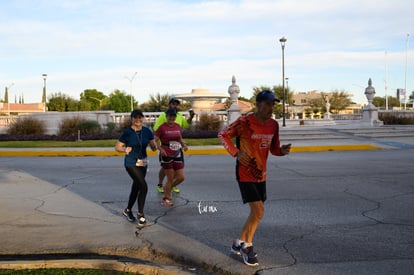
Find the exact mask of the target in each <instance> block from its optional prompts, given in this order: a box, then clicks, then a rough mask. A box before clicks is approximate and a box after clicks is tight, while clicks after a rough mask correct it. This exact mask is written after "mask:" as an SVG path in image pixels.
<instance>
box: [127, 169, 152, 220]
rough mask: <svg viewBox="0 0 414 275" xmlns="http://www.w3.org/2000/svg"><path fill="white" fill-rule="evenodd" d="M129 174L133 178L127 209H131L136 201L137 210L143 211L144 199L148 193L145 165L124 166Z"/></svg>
mask: <svg viewBox="0 0 414 275" xmlns="http://www.w3.org/2000/svg"><path fill="white" fill-rule="evenodd" d="M126 170H127V172H128V174H129V176H130V177H131V178H132V179H133V183H132V187H131V193H130V194H129V200H128V209H130V210H131V209H132V207H133V206H134V203H135V201H137V202H138V212H139V213H142V214H143V213H144V205H145V199H146V197H147V193H148V186H147V182H146V181H145V175H146V174H147V167H146V166H129V167H126Z"/></svg>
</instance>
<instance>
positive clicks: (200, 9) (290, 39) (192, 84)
mask: <svg viewBox="0 0 414 275" xmlns="http://www.w3.org/2000/svg"><path fill="white" fill-rule="evenodd" d="M413 10H414V1H407V0H393V1H390V0H358V1H355V0H336V1H331V0H245V1H243V0H240V1H236V0H228V1H225V0H217V1H201V0H200V1H197V0H194V1H193V0H148V1H146V0H142V1H140V0H123V1H119V0H83V1H80V0H59V1H55V0H10V1H6V0H0V11H1V13H0V87H1V86H2V87H9V100H10V101H11V102H12V101H13V100H14V98H15V97H16V96H17V97H19V96H23V98H24V102H25V103H35V102H41V99H42V89H43V85H44V80H43V77H42V74H47V78H46V90H47V95H48V96H50V95H51V94H55V93H63V94H66V95H69V96H71V97H73V98H75V99H79V98H80V94H81V93H82V92H83V91H84V90H85V89H97V90H99V91H101V92H103V93H104V94H105V95H109V94H110V93H111V92H113V91H114V90H115V89H119V90H123V91H125V92H126V93H127V94H129V93H132V95H133V96H134V98H135V99H136V100H138V103H143V102H145V101H147V100H149V98H150V95H156V94H158V93H160V94H162V95H163V94H169V95H174V94H180V93H190V92H191V90H192V89H197V88H204V89H209V90H210V92H212V93H227V91H228V87H229V86H230V85H231V84H232V83H231V80H232V76H235V78H236V84H237V85H239V87H240V94H239V96H243V97H246V98H250V97H251V96H252V94H253V87H259V86H269V87H272V86H274V85H282V79H283V77H282V74H283V69H282V67H283V66H282V56H284V74H285V78H288V81H287V82H286V83H285V85H286V86H287V87H289V89H290V90H291V91H293V92H308V91H313V90H318V91H321V92H331V91H345V92H347V93H350V94H352V95H353V98H352V99H353V100H354V101H355V102H357V103H361V104H366V103H367V100H366V97H365V95H364V91H365V88H366V87H367V85H368V79H369V78H371V79H372V86H373V87H374V88H375V90H376V96H381V97H384V96H385V95H391V96H395V91H396V89H397V88H405V87H406V89H407V91H408V93H409V94H411V91H413V90H414V43H412V42H413V40H414V39H413V37H412V36H413V33H414V16H413V13H412V11H413ZM283 36H284V37H286V39H287V41H286V44H285V48H284V51H283V52H284V54H283V55H282V47H281V44H280V42H279V39H280V38H281V37H283ZM135 73H136V74H135ZM386 87H387V88H386ZM4 90H5V89H4V88H1V89H0V98H2V99H3V98H4Z"/></svg>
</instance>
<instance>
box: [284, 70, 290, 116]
mask: <svg viewBox="0 0 414 275" xmlns="http://www.w3.org/2000/svg"><path fill="white" fill-rule="evenodd" d="M285 80H286V103H287V105H286V114H287V116H288V118H290V115H289V82H288V81H289V77H285Z"/></svg>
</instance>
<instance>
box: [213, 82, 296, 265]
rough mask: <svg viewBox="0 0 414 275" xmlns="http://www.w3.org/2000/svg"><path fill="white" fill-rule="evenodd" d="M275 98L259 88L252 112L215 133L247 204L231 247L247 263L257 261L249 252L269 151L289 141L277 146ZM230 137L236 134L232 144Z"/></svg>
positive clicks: (283, 151) (283, 150) (284, 150)
mask: <svg viewBox="0 0 414 275" xmlns="http://www.w3.org/2000/svg"><path fill="white" fill-rule="evenodd" d="M275 102H279V100H278V99H276V97H275V95H274V94H273V93H272V92H271V91H267V90H264V91H261V92H260V93H258V94H257V96H256V112H255V113H251V114H248V115H246V116H243V117H239V118H238V119H237V120H236V121H235V122H233V123H232V124H230V125H229V126H228V127H227V128H225V129H223V130H222V131H220V133H219V135H218V137H219V139H220V140H221V142H222V143H223V145H224V147H225V148H226V150H227V151H228V153H229V154H230V155H231V156H233V157H236V158H237V161H236V179H237V182H238V184H239V188H240V193H241V196H242V199H243V203H248V204H249V206H250V214H249V217H248V218H247V220H246V222H245V224H244V227H243V230H242V233H241V234H240V237H239V238H238V239H237V240H235V241H233V244H232V247H231V251H232V252H233V253H235V254H238V255H242V257H243V261H244V263H245V264H247V265H250V266H257V265H259V263H258V260H257V257H256V253H254V252H253V237H254V234H255V232H256V229H257V227H258V225H259V223H260V220H261V219H262V217H263V215H264V201H265V200H266V164H267V158H268V155H269V152H270V153H271V154H272V155H276V156H284V155H287V154H289V152H290V144H286V145H282V146H280V140H279V124H278V123H277V121H276V120H274V119H272V114H273V110H274V107H275ZM232 138H236V144H233V142H232Z"/></svg>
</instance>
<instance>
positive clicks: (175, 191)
mask: <svg viewBox="0 0 414 275" xmlns="http://www.w3.org/2000/svg"><path fill="white" fill-rule="evenodd" d="M171 191H173V192H174V193H176V194H178V193H180V190H174V189H172V190H171ZM163 193H164V192H163Z"/></svg>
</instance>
